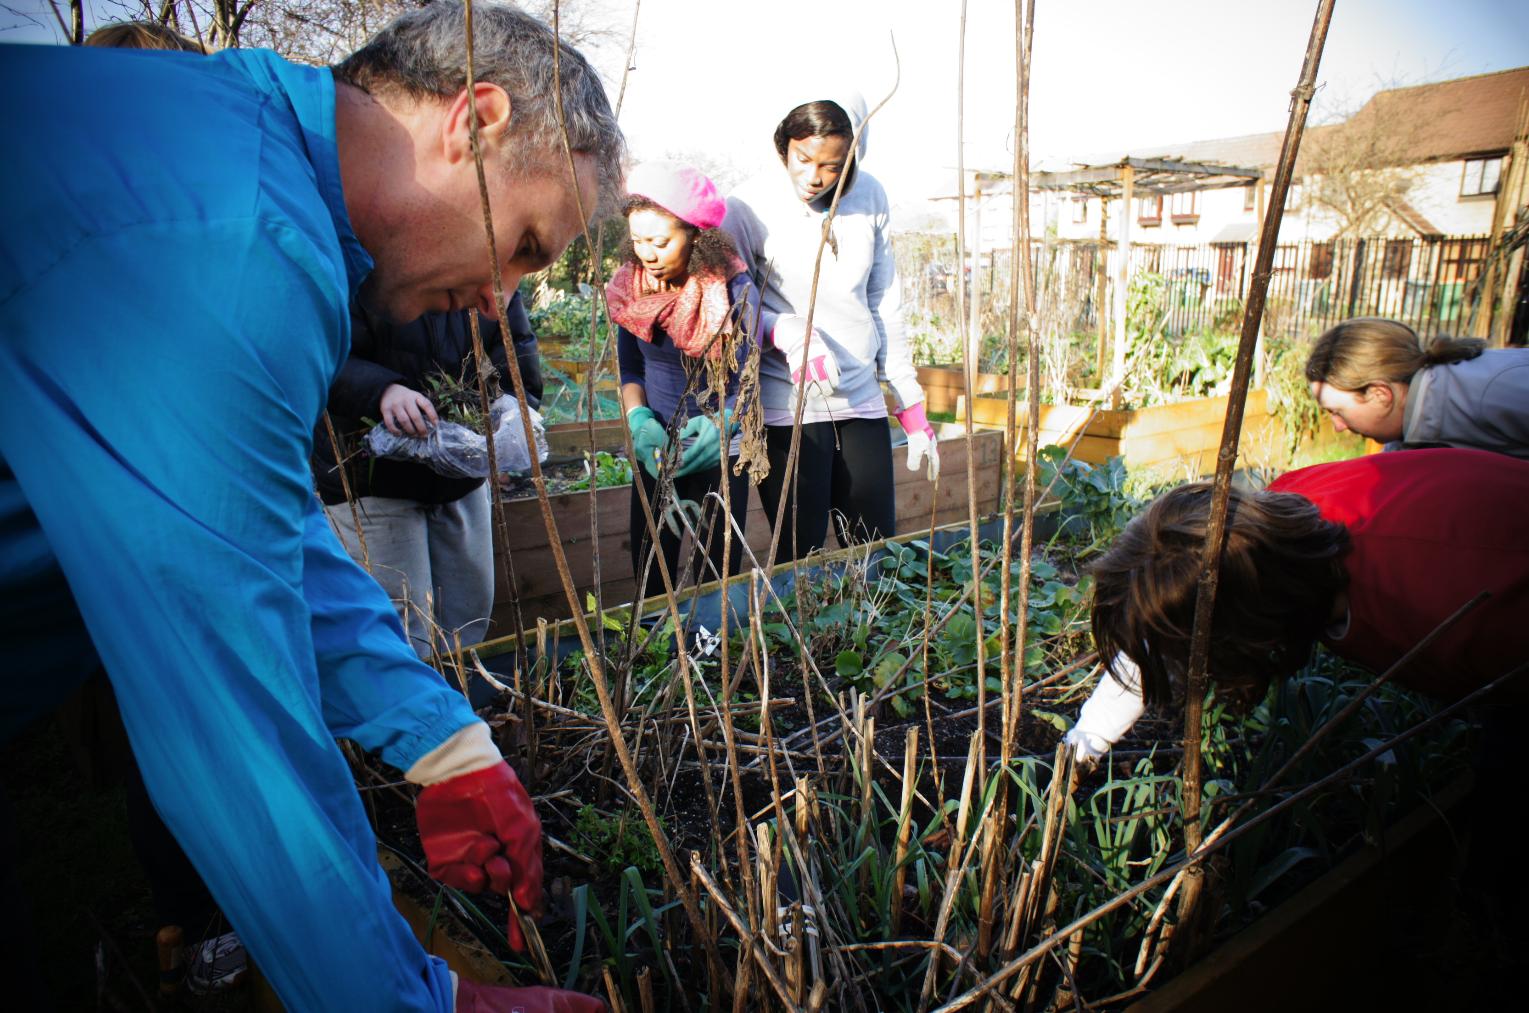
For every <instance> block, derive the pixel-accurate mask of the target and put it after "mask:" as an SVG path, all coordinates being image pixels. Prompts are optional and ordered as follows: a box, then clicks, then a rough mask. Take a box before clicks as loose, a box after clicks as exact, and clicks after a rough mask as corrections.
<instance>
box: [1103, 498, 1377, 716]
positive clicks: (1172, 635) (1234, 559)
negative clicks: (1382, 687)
mask: <svg viewBox="0 0 1529 1013" xmlns="http://www.w3.org/2000/svg"><path fill="white" fill-rule="evenodd" d="M1210 500H1211V483H1209V482H1194V483H1190V484H1187V485H1181V486H1179V487H1178V488H1176V489H1171V490H1169V491H1168V492H1166V493H1164V494H1163V495H1161V496H1159V497H1158V498H1157V499H1156V500H1154V501H1153V502H1152V503H1151V504H1150V505H1148V507H1147V509H1146V510H1145V511H1143V512H1142V514H1141V515H1140V516H1138V517H1137V518H1135V519H1134V520H1132V521H1131V523H1130V524H1128V525H1126V529H1125V531H1124V532H1122V533H1121V535H1120V537H1119V538H1118V539H1117V540H1116V542H1115V544H1114V546H1112V547H1111V548H1110V550H1109V551H1108V552H1106V553H1105V554H1104V555H1103V556H1102V557H1101V558H1100V559H1099V560H1098V561H1097V562H1095V563H1094V564H1093V565H1092V566H1090V567H1089V571H1090V572H1091V573H1092V574H1093V576H1094V581H1095V585H1094V606H1093V629H1094V642H1095V644H1096V645H1097V647H1098V649H1099V656H1100V657H1101V658H1105V659H1108V660H1107V664H1112V663H1113V659H1114V658H1115V657H1116V656H1117V655H1121V654H1124V655H1125V656H1126V657H1128V658H1130V659H1131V660H1132V661H1134V662H1135V663H1136V664H1137V666H1138V667H1139V668H1140V669H1141V674H1142V696H1143V698H1144V699H1145V701H1146V702H1147V704H1148V705H1157V704H1163V703H1167V702H1169V701H1171V700H1173V699H1174V697H1175V696H1176V694H1175V692H1174V690H1175V687H1176V686H1179V687H1182V683H1183V678H1184V673H1185V671H1186V669H1187V668H1188V664H1189V640H1190V633H1191V631H1192V629H1193V627H1194V613H1195V597H1196V594H1197V592H1198V588H1199V582H1200V568H1201V561H1202V559H1203V556H1204V550H1205V526H1206V521H1207V519H1208V516H1209V513H1210ZM1348 548H1349V538H1348V531H1347V529H1345V528H1344V526H1343V525H1342V524H1340V523H1338V522H1335V521H1328V520H1324V519H1323V518H1322V515H1321V513H1320V512H1319V511H1318V510H1317V507H1316V505H1315V504H1313V503H1312V502H1311V501H1310V500H1308V499H1307V498H1306V497H1304V496H1299V495H1296V494H1295V493H1281V492H1256V493H1247V492H1241V491H1239V490H1237V489H1233V490H1232V497H1231V502H1230V504H1229V506H1228V509H1227V539H1226V551H1225V552H1224V554H1223V555H1222V558H1221V575H1220V586H1219V589H1218V593H1217V595H1216V610H1215V613H1214V615H1213V617H1212V620H1211V640H1210V664H1209V669H1210V676H1211V679H1212V680H1213V681H1214V682H1215V684H1216V685H1217V687H1218V688H1220V689H1223V690H1242V691H1246V692H1250V693H1253V694H1256V695H1259V696H1261V695H1262V694H1263V692H1264V691H1265V690H1266V689H1267V688H1268V685H1269V680H1270V679H1273V678H1277V677H1283V676H1285V675H1288V674H1289V673H1290V672H1293V671H1294V670H1295V669H1296V668H1298V667H1299V666H1300V665H1301V664H1302V663H1303V662H1304V661H1305V659H1306V657H1307V655H1308V653H1309V651H1310V649H1311V645H1312V643H1313V642H1314V641H1315V640H1316V639H1317V638H1318V637H1319V636H1321V634H1322V631H1323V629H1324V628H1325V627H1326V626H1327V624H1328V618H1329V615H1330V613H1331V611H1332V606H1333V601H1334V599H1335V598H1336V597H1337V595H1338V593H1339V592H1340V591H1341V590H1342V589H1343V587H1344V585H1345V583H1346V582H1347V579H1348V576H1347V571H1345V570H1344V568H1343V565H1342V562H1341V557H1342V556H1343V554H1344V553H1345V552H1347V551H1348ZM1110 674H1111V675H1113V676H1115V677H1116V678H1119V675H1118V673H1116V672H1115V671H1114V669H1113V668H1111V669H1110Z"/></svg>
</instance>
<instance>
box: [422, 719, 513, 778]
mask: <svg viewBox="0 0 1529 1013" xmlns="http://www.w3.org/2000/svg"><path fill="white" fill-rule="evenodd" d="M503 760H504V757H503V756H501V755H500V753H499V747H498V746H496V745H494V733H493V732H492V731H491V730H490V729H489V727H488V725H486V724H484V723H483V722H482V721H474V722H473V723H472V724H470V725H464V726H463V727H461V728H459V729H457V731H456V732H454V733H453V734H452V736H451V737H450V738H448V739H447V740H446V741H445V742H442V743H441V744H440V745H438V746H436V747H435V748H434V749H432V750H430V752H428V753H426V754H425V755H424V756H421V757H420V758H419V759H418V760H416V761H414V766H412V767H410V768H409V769H408V770H406V771H405V772H404V775H403V776H404V777H405V778H406V779H407V780H410V781H413V782H414V783H415V784H418V785H422V786H424V787H429V786H430V785H432V784H440V783H441V782H442V781H449V780H451V779H452V778H453V777H460V776H461V775H463V774H471V773H473V772H474V771H478V770H486V769H488V768H489V767H493V766H495V765H497V764H499V763H500V762H502V761H503Z"/></svg>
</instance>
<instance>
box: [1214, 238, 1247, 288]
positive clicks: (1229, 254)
mask: <svg viewBox="0 0 1529 1013" xmlns="http://www.w3.org/2000/svg"><path fill="white" fill-rule="evenodd" d="M1242 249H1243V248H1242V247H1241V246H1234V245H1232V244H1230V243H1223V244H1221V245H1219V246H1217V247H1216V248H1215V250H1216V287H1217V288H1218V289H1228V288H1231V286H1232V283H1233V282H1235V281H1238V280H1239V279H1240V275H1239V274H1238V270H1237V255H1238V254H1239V253H1241V252H1242Z"/></svg>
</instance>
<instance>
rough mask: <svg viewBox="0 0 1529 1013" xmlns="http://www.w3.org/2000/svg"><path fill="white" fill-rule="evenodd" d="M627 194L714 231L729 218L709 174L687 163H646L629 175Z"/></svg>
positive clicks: (680, 218)
mask: <svg viewBox="0 0 1529 1013" xmlns="http://www.w3.org/2000/svg"><path fill="white" fill-rule="evenodd" d="M626 191H627V193H629V194H631V195H632V196H634V197H646V198H648V200H650V201H652V202H653V203H654V204H657V205H658V206H659V207H661V208H663V209H664V210H665V211H667V212H669V213H670V214H672V215H674V217H676V218H678V219H679V220H680V221H683V222H689V223H690V224H691V225H694V226H695V227H696V228H698V229H714V228H716V227H717V226H718V225H721V224H722V219H723V218H725V217H727V203H726V202H725V201H724V200H723V199H722V198H721V197H719V196H718V195H717V188H716V186H715V185H713V184H712V181H711V180H710V179H708V178H707V177H706V174H705V173H703V172H701V171H700V170H699V169H693V168H691V167H690V166H688V165H686V164H685V163H684V162H671V161H663V160H660V161H656V162H643V163H642V164H641V165H639V166H636V167H635V168H633V169H632V171H631V172H630V173H629V174H628V175H627V178H626Z"/></svg>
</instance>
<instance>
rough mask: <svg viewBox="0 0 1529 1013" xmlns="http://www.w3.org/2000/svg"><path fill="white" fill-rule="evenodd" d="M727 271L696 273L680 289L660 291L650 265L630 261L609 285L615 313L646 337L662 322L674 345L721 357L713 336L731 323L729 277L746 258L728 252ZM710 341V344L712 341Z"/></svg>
mask: <svg viewBox="0 0 1529 1013" xmlns="http://www.w3.org/2000/svg"><path fill="white" fill-rule="evenodd" d="M728 261H729V266H728V271H727V273H726V274H725V275H723V274H706V275H704V276H700V275H695V274H692V275H691V276H690V277H689V278H686V279H685V284H683V285H681V286H680V287H679V288H677V289H669V290H667V291H661V290H660V289H659V288H658V283H657V282H655V281H654V280H653V279H652V278H651V277H650V276H649V275H648V272H647V271H644V270H643V269H642V268H641V267H640V266H639V265H637V264H633V263H631V262H630V261H628V262H627V263H625V264H622V265H621V269H620V270H618V271H617V272H616V273H615V274H614V275H613V276H612V277H611V280H610V283H609V284H607V285H606V286H605V301H606V303H608V304H609V305H610V308H611V318H612V319H613V320H615V321H616V323H618V324H620V325H621V326H622V327H625V328H626V329H627V330H629V331H631V332H632V333H633V334H635V335H637V336H638V337H639V338H641V339H642V340H644V341H652V340H653V328H655V327H661V328H663V330H664V332H665V333H666V334H668V335H669V339H670V340H671V341H673V342H674V346H675V347H676V348H678V349H679V350H680V351H681V352H684V353H685V354H686V355H690V356H700V355H701V354H703V353H704V354H705V356H706V358H708V359H719V358H721V357H722V342H721V341H714V340H712V339H713V338H715V337H716V335H717V332H718V331H720V330H722V329H723V328H724V327H726V326H727V323H728V312H729V311H730V310H731V309H732V300H731V299H730V298H729V297H728V294H727V283H728V282H729V281H731V280H732V279H733V277H734V276H736V275H738V274H741V273H742V272H743V261H741V260H739V259H738V258H737V257H732V256H729V257H728ZM708 346H709V347H708Z"/></svg>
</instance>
